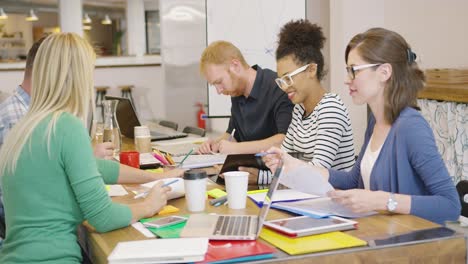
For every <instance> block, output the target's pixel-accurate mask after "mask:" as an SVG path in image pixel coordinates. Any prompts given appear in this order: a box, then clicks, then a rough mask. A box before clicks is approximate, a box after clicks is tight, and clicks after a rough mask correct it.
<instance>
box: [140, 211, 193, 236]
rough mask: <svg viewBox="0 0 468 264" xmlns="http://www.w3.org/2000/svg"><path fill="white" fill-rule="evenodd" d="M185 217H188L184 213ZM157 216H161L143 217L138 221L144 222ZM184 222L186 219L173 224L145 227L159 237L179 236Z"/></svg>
mask: <svg viewBox="0 0 468 264" xmlns="http://www.w3.org/2000/svg"><path fill="white" fill-rule="evenodd" d="M185 217H188V216H187V215H186V216H185ZM158 218H161V217H152V218H143V219H140V222H141V223H145V222H149V221H152V220H155V219H158ZM186 223H187V221H185V222H182V223H178V224H175V225H170V226H165V227H161V228H156V227H148V226H147V227H146V228H147V229H148V230H149V231H151V232H152V233H153V234H155V235H157V236H158V237H160V238H179V237H180V232H182V229H184V226H185V224H186Z"/></svg>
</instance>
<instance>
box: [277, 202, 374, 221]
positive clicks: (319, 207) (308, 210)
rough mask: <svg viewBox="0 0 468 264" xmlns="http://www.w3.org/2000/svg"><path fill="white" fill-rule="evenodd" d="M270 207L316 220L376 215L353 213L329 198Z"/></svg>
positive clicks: (283, 203) (372, 213) (281, 203)
mask: <svg viewBox="0 0 468 264" xmlns="http://www.w3.org/2000/svg"><path fill="white" fill-rule="evenodd" d="M271 207H272V208H276V209H281V210H285V211H289V212H292V213H296V214H300V215H307V216H310V217H316V218H319V217H327V216H331V215H336V216H342V217H347V218H359V217H365V216H369V215H374V214H376V213H377V212H374V211H371V212H368V213H354V212H353V211H351V210H350V209H348V208H347V207H346V206H343V205H341V204H339V203H335V202H333V201H332V200H331V198H329V197H321V198H316V199H309V200H302V201H296V202H280V203H273V204H272V205H271Z"/></svg>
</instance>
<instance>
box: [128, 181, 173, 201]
mask: <svg viewBox="0 0 468 264" xmlns="http://www.w3.org/2000/svg"><path fill="white" fill-rule="evenodd" d="M178 181H179V179H175V180H172V181H170V182H166V183H164V184H163V185H162V186H161V187H166V186H169V185H171V184H173V183H176V182H178ZM148 193H149V191H146V192H142V193H139V194H137V195H135V197H133V199H138V198H142V197H146V195H148Z"/></svg>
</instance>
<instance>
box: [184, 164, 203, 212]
mask: <svg viewBox="0 0 468 264" xmlns="http://www.w3.org/2000/svg"><path fill="white" fill-rule="evenodd" d="M206 179H207V175H206V172H205V171H203V170H197V169H194V170H188V171H186V172H184V188H185V201H186V203H187V209H188V210H189V211H190V212H201V211H204V210H205V204H206Z"/></svg>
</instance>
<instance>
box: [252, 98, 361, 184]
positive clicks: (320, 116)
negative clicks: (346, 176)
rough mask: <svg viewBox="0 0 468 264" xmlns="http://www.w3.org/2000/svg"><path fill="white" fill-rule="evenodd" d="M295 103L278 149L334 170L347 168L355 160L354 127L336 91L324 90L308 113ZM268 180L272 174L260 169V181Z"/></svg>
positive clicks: (263, 182)
mask: <svg viewBox="0 0 468 264" xmlns="http://www.w3.org/2000/svg"><path fill="white" fill-rule="evenodd" d="M304 115H305V109H304V106H303V105H302V104H296V105H295V106H294V110H293V117H292V121H291V124H290V125H289V128H288V132H287V134H286V137H285V139H284V141H283V145H282V146H281V148H282V149H283V150H285V151H287V152H301V153H303V154H304V156H303V157H302V159H303V160H305V161H309V162H310V163H312V164H313V165H316V166H320V167H323V168H327V169H328V168H331V169H335V170H346V171H347V170H350V169H351V168H352V167H353V165H354V161H355V158H354V157H355V154H354V140H353V130H352V128H351V120H350V118H349V113H348V109H347V108H346V106H345V105H344V103H343V101H342V100H341V98H340V97H339V96H338V95H337V94H332V93H326V94H325V95H324V96H323V97H322V100H320V102H319V103H318V104H317V106H316V107H315V109H314V111H313V112H312V113H311V114H309V115H308V116H304ZM270 181H271V173H266V172H265V171H260V173H259V175H258V183H259V184H267V183H269V182H270Z"/></svg>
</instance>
